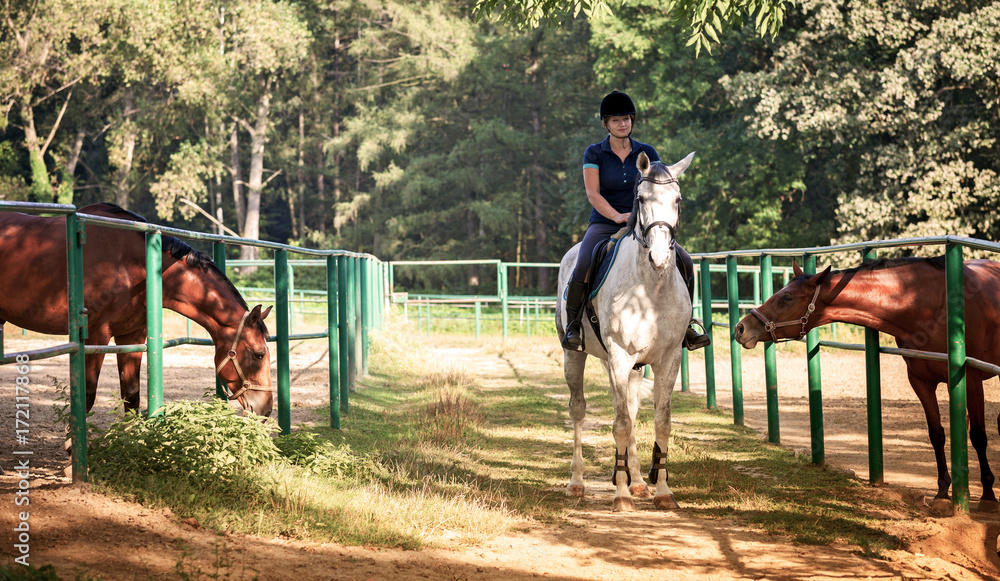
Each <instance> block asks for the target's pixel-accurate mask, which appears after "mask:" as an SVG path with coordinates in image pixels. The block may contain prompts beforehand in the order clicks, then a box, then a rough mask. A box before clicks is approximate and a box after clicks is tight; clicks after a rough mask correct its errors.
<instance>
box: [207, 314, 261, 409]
mask: <svg viewBox="0 0 1000 581" xmlns="http://www.w3.org/2000/svg"><path fill="white" fill-rule="evenodd" d="M249 315H250V311H247V312H245V313H243V318H242V319H240V326H239V327H237V328H236V336H235V337H233V346H232V347H230V348H229V354H228V355H226V358H225V360H224V361H223V362H222V363H220V364H219V367H218V368H216V370H215V373H216V375H218V374H219V373H222V368H223V367H225V366H226V365H227V364H228V363H229V362H230V361H232V362H233V367H235V368H236V374H237V375H239V376H240V380H241V381H242V382H243V386H242V387H241V388H240V389H239V390H237V391H233V390H231V389H230V388H229V385H228V384H227V383H226V382H225V381H223V382H222V384H223V385H224V386H225V389H226V391H232V395H230V396H228V397H229V400H230V401H232V400H234V399H235V400H237V401H239V403H240V405H241V406H243V408H244V409H246V407H247V405H246V403H244V402H243V394H244V393H246V392H247V391H271V388H270V387H267V386H265V385H254V384H252V383H250V381H249V380H248V379H247V377H246V375H244V374H243V368H242V367H240V362H239V361H238V360H237V359H236V344H237V343H239V342H240V335H241V334H242V333H243V325H245V324H246V322H247V317H248V316H249Z"/></svg>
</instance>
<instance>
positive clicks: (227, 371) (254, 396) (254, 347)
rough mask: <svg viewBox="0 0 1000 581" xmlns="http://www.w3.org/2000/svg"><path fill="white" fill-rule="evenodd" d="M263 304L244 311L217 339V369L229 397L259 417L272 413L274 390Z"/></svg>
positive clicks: (266, 313)
mask: <svg viewBox="0 0 1000 581" xmlns="http://www.w3.org/2000/svg"><path fill="white" fill-rule="evenodd" d="M270 312H271V307H268V308H267V309H266V310H265V311H264V312H263V313H262V312H261V305H257V306H256V307H254V308H253V309H252V310H249V311H247V312H245V313H244V314H243V316H242V318H241V320H240V324H239V325H238V326H237V327H236V328H235V329H232V330H231V331H229V332H228V333H225V332H224V333H222V334H220V337H219V340H217V341H216V342H215V369H216V373H218V375H219V378H220V379H221V380H222V381H223V382H225V384H226V388H227V389H228V391H229V399H230V400H236V401H238V402H239V403H240V405H242V406H243V409H245V410H248V411H251V412H253V413H255V414H257V415H259V416H264V417H266V416H269V415H271V409H272V408H273V407H274V393H273V392H272V391H271V354H270V352H269V351H268V348H267V327H266V326H265V325H264V318H265V317H267V315H268V314H269V313H270Z"/></svg>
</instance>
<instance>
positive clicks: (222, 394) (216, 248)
mask: <svg viewBox="0 0 1000 581" xmlns="http://www.w3.org/2000/svg"><path fill="white" fill-rule="evenodd" d="M212 256H213V258H214V259H215V266H216V268H218V269H219V271H220V272H221V273H222V274H226V243H225V242H216V243H214V244H212ZM189 320H190V319H189ZM190 334H191V333H188V335H190ZM215 395H216V397H218V398H220V399H225V400H228V399H229V396H228V395H226V384H225V382H223V381H222V379H221V378H220V377H219V376H218V374H216V376H215Z"/></svg>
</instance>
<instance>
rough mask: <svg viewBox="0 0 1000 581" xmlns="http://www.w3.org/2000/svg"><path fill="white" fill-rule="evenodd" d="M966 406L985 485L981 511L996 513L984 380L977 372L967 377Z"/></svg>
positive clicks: (971, 436)
mask: <svg viewBox="0 0 1000 581" xmlns="http://www.w3.org/2000/svg"><path fill="white" fill-rule="evenodd" d="M966 388H967V391H966V401H967V402H968V403H967V404H966V405H967V406H968V414H969V439H970V440H971V441H972V447H973V448H974V449H975V450H976V456H978V457H979V474H980V480H981V481H982V483H983V496H982V497H981V498H980V499H979V510H981V511H987V512H996V510H997V508H998V505H997V497H996V496H995V495H994V494H993V481H994V478H993V471H992V470H990V462H989V459H988V458H987V457H986V409H985V408H986V405H985V402H984V398H983V380H982V378H981V377H979V374H978V373H976V372H970V373H968V374H967V376H966Z"/></svg>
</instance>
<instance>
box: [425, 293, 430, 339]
mask: <svg viewBox="0 0 1000 581" xmlns="http://www.w3.org/2000/svg"><path fill="white" fill-rule="evenodd" d="M424 316H425V317H426V319H424V331H425V332H426V333H427V335H430V334H431V298H430V297H427V303H426V304H425V305H424Z"/></svg>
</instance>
